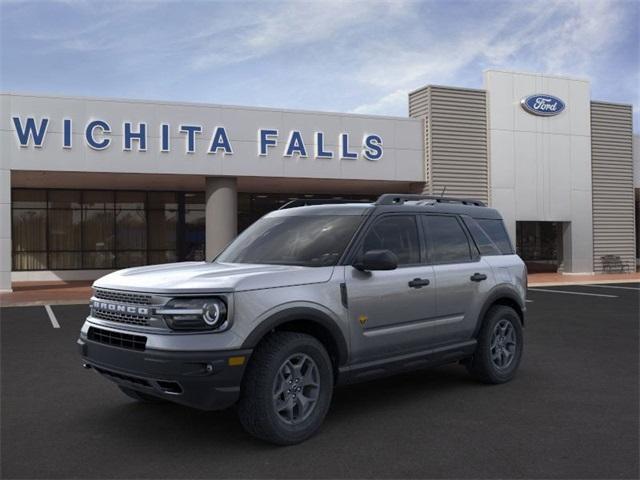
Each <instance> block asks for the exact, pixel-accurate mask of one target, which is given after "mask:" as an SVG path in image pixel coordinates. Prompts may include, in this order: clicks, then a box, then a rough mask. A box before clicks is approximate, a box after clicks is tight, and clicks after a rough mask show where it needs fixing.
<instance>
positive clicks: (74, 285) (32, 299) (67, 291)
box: [0, 272, 640, 307]
mask: <svg viewBox="0 0 640 480" xmlns="http://www.w3.org/2000/svg"><path fill="white" fill-rule="evenodd" d="M625 282H640V272H636V273H613V274H597V275H563V274H561V273H532V274H530V275H529V287H542V286H558V285H585V284H599V283H600V284H602V283H625ZM91 283H92V282H37V283H36V282H14V284H13V292H11V293H0V307H16V306H26V305H59V304H74V303H88V302H89V298H90V297H91Z"/></svg>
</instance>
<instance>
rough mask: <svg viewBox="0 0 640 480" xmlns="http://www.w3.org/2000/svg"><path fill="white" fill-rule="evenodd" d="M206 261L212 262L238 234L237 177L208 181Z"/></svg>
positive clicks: (216, 178)
mask: <svg viewBox="0 0 640 480" xmlns="http://www.w3.org/2000/svg"><path fill="white" fill-rule="evenodd" d="M205 230H206V239H207V240H206V241H207V251H206V259H207V261H211V260H212V259H213V258H214V257H215V256H216V255H217V254H218V253H220V251H221V250H222V249H223V248H224V247H226V246H227V244H228V243H229V242H231V240H233V239H234V238H235V237H236V235H237V233H238V188H237V181H236V179H235V177H207V179H206V219H205Z"/></svg>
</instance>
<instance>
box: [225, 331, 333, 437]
mask: <svg viewBox="0 0 640 480" xmlns="http://www.w3.org/2000/svg"><path fill="white" fill-rule="evenodd" d="M332 394H333V371H332V364H331V360H330V359H329V355H328V354H327V351H326V350H325V348H324V347H323V345H322V344H321V343H320V342H319V341H318V340H316V339H315V338H314V337H312V336H310V335H306V334H304V333H296V332H276V333H273V334H271V335H270V336H269V337H267V338H266V339H264V340H263V341H262V342H261V343H260V344H259V345H258V347H257V348H256V351H255V352H254V354H253V355H252V357H251V362H250V363H249V365H248V367H247V371H246V373H245V377H244V379H243V382H242V392H241V394H240V400H239V402H238V415H239V417H240V422H241V423H242V426H243V427H244V428H245V429H246V430H247V431H248V432H249V433H250V434H252V435H254V436H255V437H257V438H260V439H262V440H266V441H268V442H271V443H275V444H278V445H292V444H296V443H300V442H302V441H304V440H306V439H307V438H309V437H311V436H312V435H313V434H315V433H316V432H317V431H318V429H319V428H320V425H321V424H322V422H323V420H324V417H325V415H326V414H327V411H328V409H329V404H330V403H331V396H332Z"/></svg>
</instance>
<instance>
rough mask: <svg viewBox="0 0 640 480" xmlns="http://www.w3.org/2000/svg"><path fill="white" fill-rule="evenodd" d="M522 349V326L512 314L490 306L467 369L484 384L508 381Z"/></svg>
mask: <svg viewBox="0 0 640 480" xmlns="http://www.w3.org/2000/svg"><path fill="white" fill-rule="evenodd" d="M522 349H523V334H522V323H521V322H520V317H519V316H518V314H517V313H516V311H515V310H514V309H513V308H511V307H507V306H504V305H498V306H495V307H492V308H491V309H489V311H488V312H487V314H486V315H485V319H484V322H483V324H482V328H481V329H480V334H479V335H478V345H477V348H476V352H475V353H474V355H473V357H472V358H471V360H470V361H469V362H468V363H467V369H468V370H469V373H471V375H473V376H474V377H475V378H477V379H478V380H480V381H482V382H485V383H505V382H508V381H509V380H511V379H512V378H513V377H514V376H515V374H516V371H517V369H518V366H519V365H520V360H521V358H522Z"/></svg>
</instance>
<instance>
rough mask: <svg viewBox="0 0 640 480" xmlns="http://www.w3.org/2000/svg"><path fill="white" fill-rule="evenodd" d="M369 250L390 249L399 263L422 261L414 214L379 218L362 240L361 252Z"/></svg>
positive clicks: (409, 263)
mask: <svg viewBox="0 0 640 480" xmlns="http://www.w3.org/2000/svg"><path fill="white" fill-rule="evenodd" d="M369 250H390V251H392V252H393V253H395V254H396V256H397V257H398V265H412V264H417V263H420V240H419V239H418V228H417V224H416V219H415V216H413V215H389V216H385V217H382V218H381V219H380V220H377V221H376V222H375V223H374V224H373V226H372V227H371V228H370V229H369V231H368V232H367V234H366V236H365V237H364V240H363V242H362V249H361V252H360V253H361V254H362V253H364V252H367V251H369Z"/></svg>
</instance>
